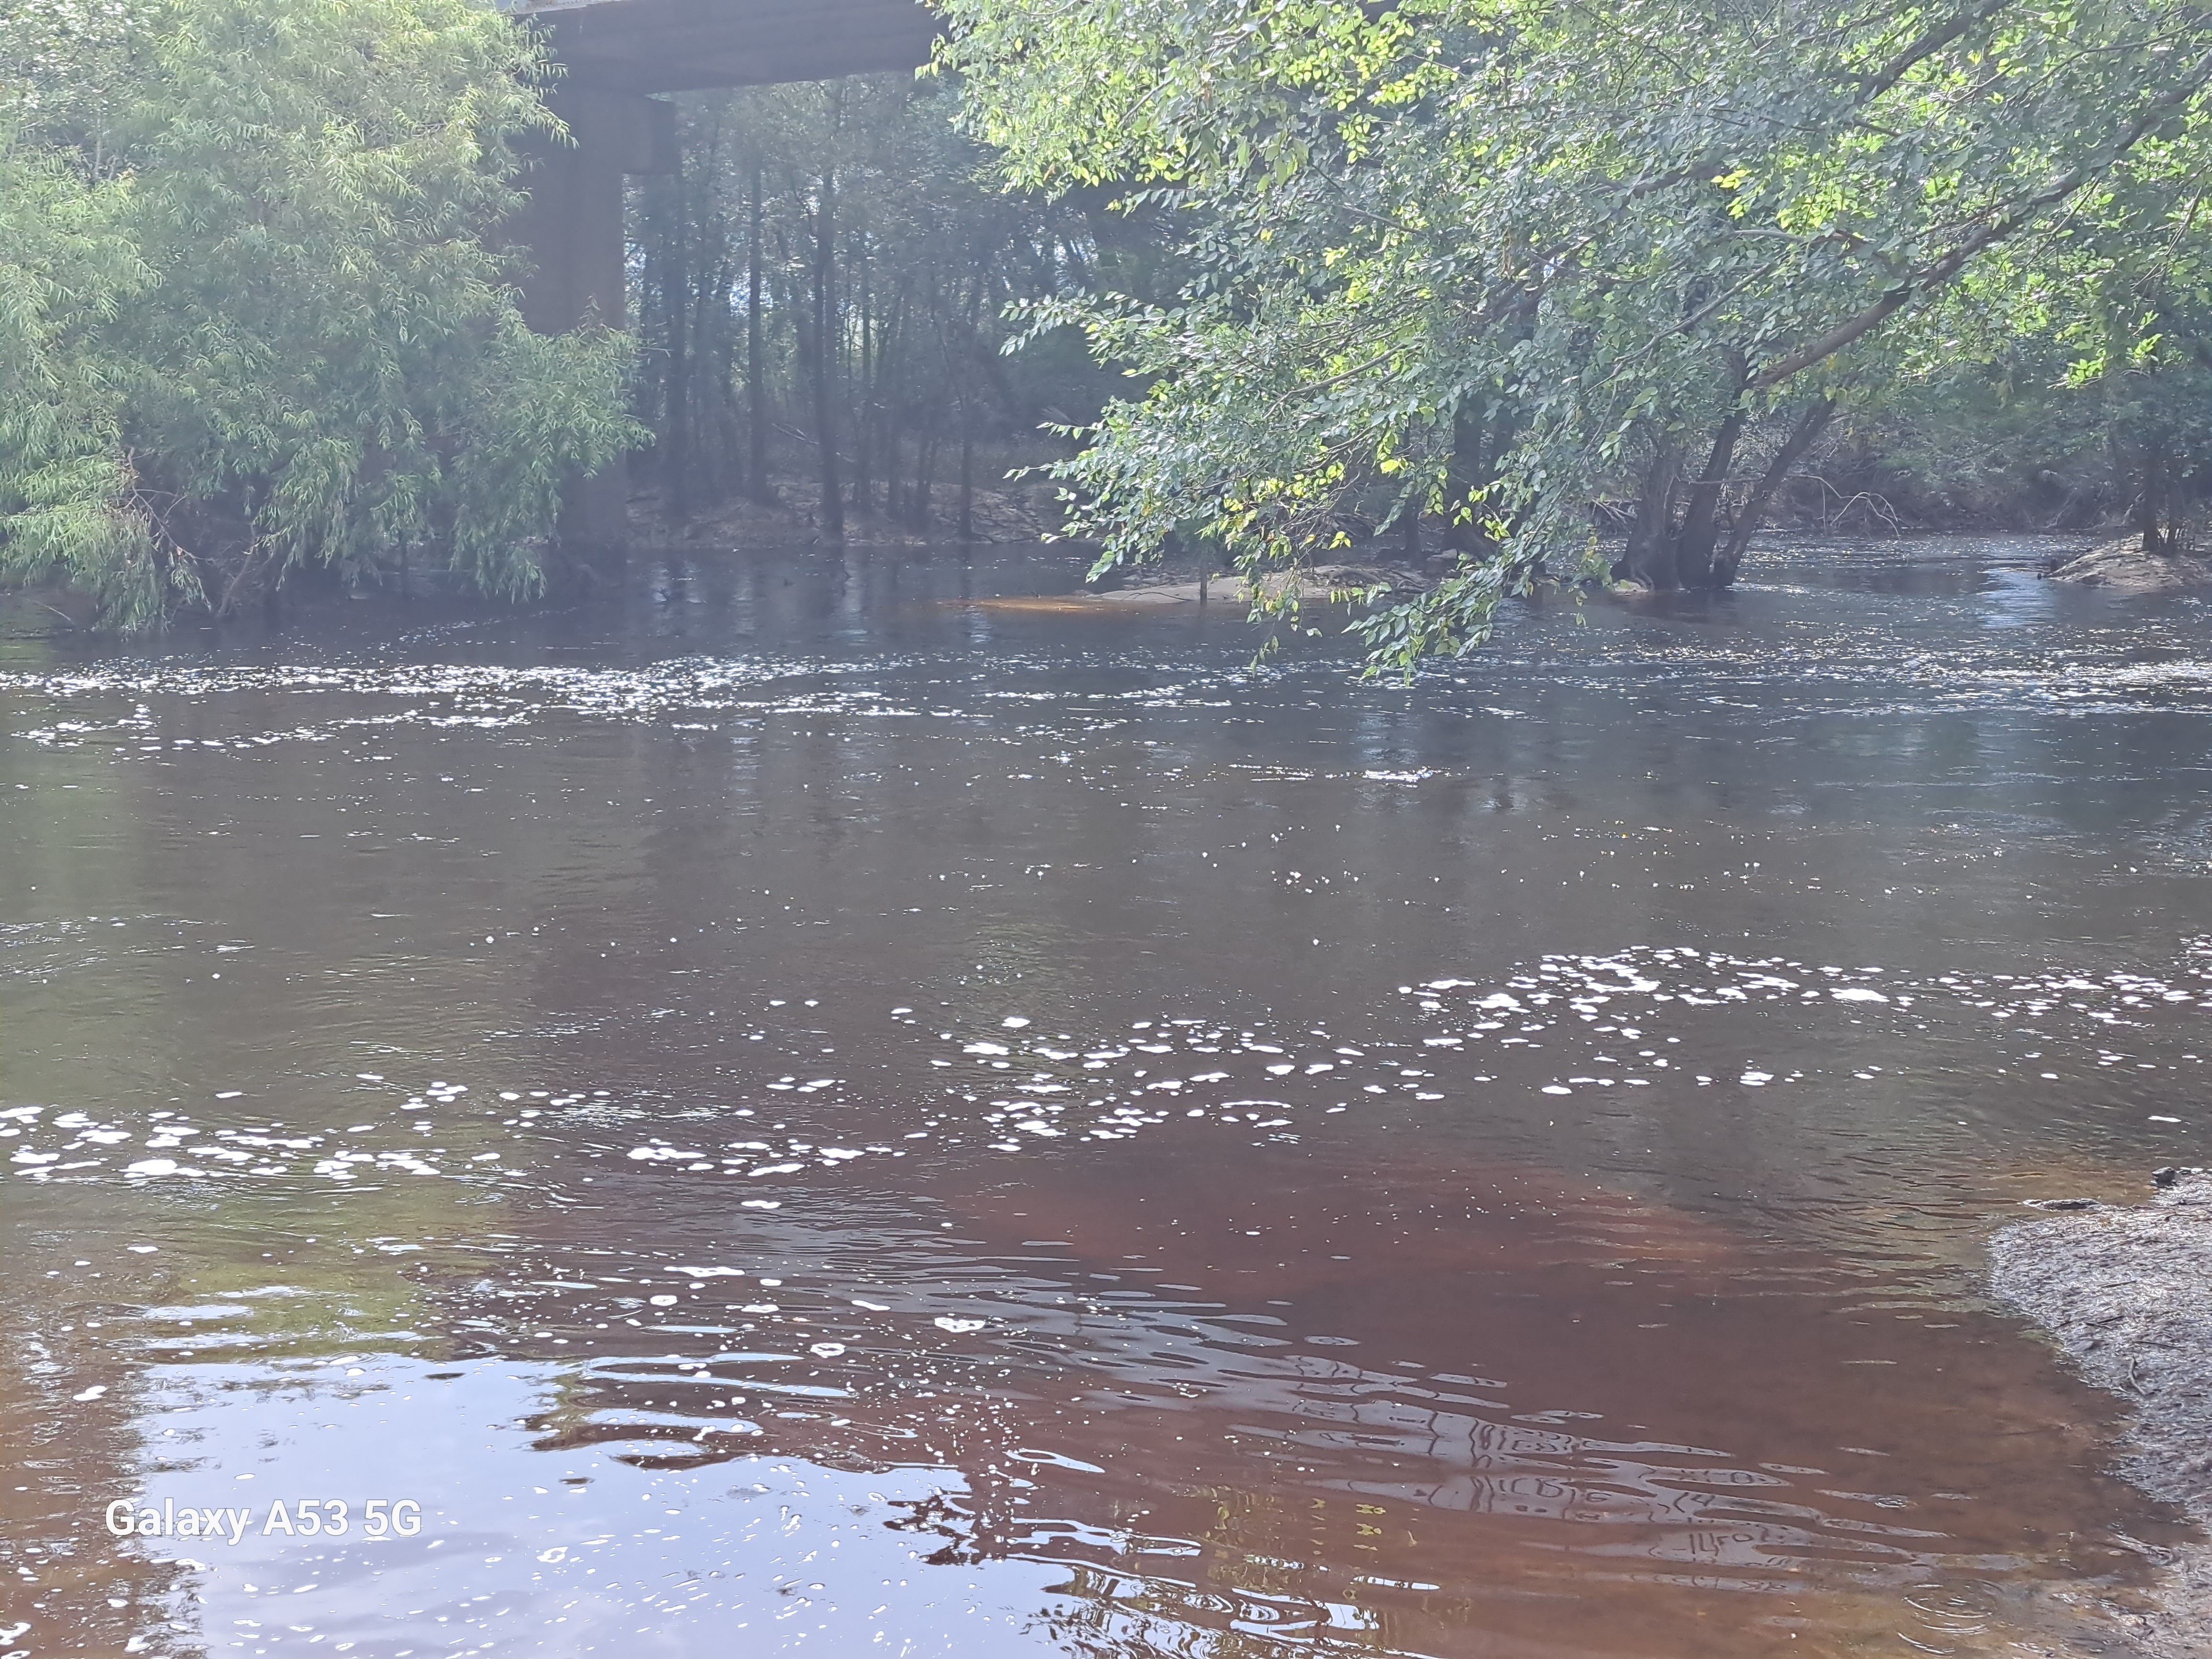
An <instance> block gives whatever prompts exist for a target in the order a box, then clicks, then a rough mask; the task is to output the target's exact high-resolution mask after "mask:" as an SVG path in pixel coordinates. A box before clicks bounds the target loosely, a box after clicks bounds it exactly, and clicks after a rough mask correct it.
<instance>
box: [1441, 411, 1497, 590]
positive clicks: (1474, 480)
mask: <svg viewBox="0 0 2212 1659" xmlns="http://www.w3.org/2000/svg"><path fill="white" fill-rule="evenodd" d="M1484 424H1485V422H1484V420H1483V404H1482V399H1480V398H1470V399H1469V400H1468V402H1466V403H1464V404H1461V405H1460V406H1459V408H1457V409H1455V410H1453V411H1452V453H1451V463H1450V465H1449V466H1448V467H1446V469H1445V471H1444V545H1445V546H1446V547H1449V548H1451V549H1452V550H1455V551H1456V552H1468V551H1471V550H1473V549H1474V547H1475V546H1476V545H1477V544H1479V543H1480V540H1481V538H1482V532H1481V530H1480V527H1479V526H1477V525H1476V523H1475V521H1474V506H1473V498H1474V494H1475V492H1476V491H1477V490H1479V489H1482V488H1483V487H1484V486H1485V485H1486V484H1487V483H1489V482H1490V480H1489V479H1488V478H1487V477H1484V476H1483V475H1484V472H1485V471H1486V469H1485V466H1484V462H1485V460H1486V459H1487V458H1486V456H1485V454H1484V453H1483V452H1484V449H1485V445H1484V443H1483V426H1484Z"/></svg>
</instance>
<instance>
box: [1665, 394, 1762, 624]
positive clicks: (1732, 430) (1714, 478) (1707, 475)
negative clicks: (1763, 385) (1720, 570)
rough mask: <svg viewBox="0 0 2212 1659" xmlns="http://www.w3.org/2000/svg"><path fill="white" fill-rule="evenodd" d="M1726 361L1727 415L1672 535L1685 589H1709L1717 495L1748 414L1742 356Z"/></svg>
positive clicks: (1717, 537) (1724, 485) (1716, 536)
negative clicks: (1727, 376) (1678, 525)
mask: <svg viewBox="0 0 2212 1659" xmlns="http://www.w3.org/2000/svg"><path fill="white" fill-rule="evenodd" d="M1729 371H1730V372H1729V386H1730V393H1729V397H1730V401H1729V412H1728V414H1727V415H1726V416H1723V419H1722V421H1721V424H1720V429H1719V430H1718V431H1717V432H1715V433H1714V434H1713V447H1712V449H1711V452H1710V453H1707V455H1706V457H1705V471H1702V472H1700V473H1699V475H1698V477H1697V479H1696V481H1695V482H1694V483H1692V484H1691V486H1690V493H1689V495H1688V497H1687V499H1686V501H1685V502H1684V504H1683V507H1682V524H1681V527H1680V529H1679V530H1677V531H1676V532H1674V579H1675V580H1677V581H1679V582H1680V583H1681V585H1682V586H1685V587H1711V586H1713V549H1714V546H1715V545H1716V544H1717V543H1718V541H1719V540H1720V532H1721V492H1722V491H1723V489H1727V488H1728V479H1729V468H1730V467H1731V466H1732V465H1735V447H1736V443H1737V441H1738V440H1740V439H1741V437H1742V436H1743V423H1744V421H1745V419H1746V418H1747V416H1749V414H1750V412H1751V411H1750V410H1747V408H1745V406H1744V402H1743V385H1744V381H1745V380H1747V378H1748V374H1747V369H1746V368H1745V363H1744V356H1743V354H1742V353H1741V351H1731V352H1729Z"/></svg>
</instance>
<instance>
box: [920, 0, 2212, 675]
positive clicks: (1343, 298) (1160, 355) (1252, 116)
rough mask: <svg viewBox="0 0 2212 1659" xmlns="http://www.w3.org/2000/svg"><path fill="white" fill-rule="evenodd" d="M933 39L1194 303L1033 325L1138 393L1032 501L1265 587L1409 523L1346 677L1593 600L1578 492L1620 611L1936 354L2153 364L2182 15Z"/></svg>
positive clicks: (1793, 0) (1770, 16) (2097, 0)
mask: <svg viewBox="0 0 2212 1659" xmlns="http://www.w3.org/2000/svg"><path fill="white" fill-rule="evenodd" d="M944 9H945V11H946V12H947V13H948V14H949V15H950V17H951V21H952V23H953V26H954V27H953V34H952V38H951V42H950V44H949V46H947V48H946V49H945V52H944V54H943V57H944V62H945V64H946V65H947V66H948V67H951V68H953V69H956V70H957V71H958V72H959V74H960V76H962V79H963V87H964V89H965V95H966V100H967V102H966V109H967V120H968V122H969V125H970V127H971V130H972V131H975V133H977V134H978V135H979V136H981V137H984V138H986V139H987V140H988V141H989V142H990V143H993V144H994V146H996V147H997V148H998V149H1000V152H1001V153H1002V155H1003V156H1004V158H1005V160H1004V167H1005V170H1006V176H1007V178H1008V179H1009V180H1010V181H1011V182H1012V183H1014V184H1015V185H1020V186H1024V187H1029V188H1035V189H1041V190H1045V191H1066V190H1070V189H1074V188H1079V187H1096V186H1099V185H1109V186H1112V187H1115V188H1117V189H1119V190H1120V191H1122V192H1123V197H1124V199H1125V200H1126V201H1127V202H1128V203H1130V204H1145V205H1146V206H1148V207H1149V208H1151V209H1152V210H1155V211H1158V212H1161V213H1164V215H1165V216H1167V217H1168V218H1169V220H1170V222H1172V223H1173V224H1175V225H1176V227H1177V230H1178V240H1179V243H1180V252H1181V253H1182V257H1183V258H1185V259H1186V260H1187V261H1188V262H1189V268H1190V269H1191V270H1193V271H1194V276H1193V278H1192V280H1191V281H1190V282H1189V283H1188V286H1186V287H1185V288H1184V289H1182V291H1181V292H1180V293H1179V294H1177V295H1175V296H1174V297H1173V298H1172V299H1170V300H1168V301H1152V302H1146V301H1138V300H1135V299H1132V298H1127V297H1121V296H1115V295H1111V294H1101V295H1091V296H1087V297H1085V298H1081V299H1068V298H1061V297H1054V298H1049V299H1047V300H1045V301H1041V302H1040V303H1039V304H1038V305H1037V306H1036V307H1035V309H1034V313H1033V317H1034V320H1035V322H1036V324H1037V325H1040V326H1044V325H1060V324H1065V323H1073V324H1076V325H1079V326H1081V327H1082V328H1084V329H1085V331H1087V332H1088V333H1089V335H1090V337H1091V340H1092V341H1093V343H1094V346H1095V349H1097V351H1098V352H1099V353H1100V354H1101V355H1102V356H1106V357H1109V358H1111V359H1114V360H1115V361H1118V362H1122V363H1125V364H1127V366H1128V367H1129V368H1130V369H1131V370H1132V371H1133V373H1134V374H1136V375H1137V376H1138V377H1139V379H1140V380H1141V381H1142V382H1143V385H1142V387H1141V389H1140V390H1139V391H1137V392H1133V394H1132V395H1131V396H1129V397H1127V398H1124V399H1122V400H1120V401H1118V402H1116V403H1115V404H1113V405H1112V406H1111V407H1110V408H1109V410H1108V411H1107V412H1106V414H1105V416H1104V417H1103V420H1102V421H1101V422H1099V424H1098V425H1097V428H1096V429H1095V431H1094V433H1093V434H1092V435H1091V442H1090V443H1089V445H1088V446H1087V447H1085V450H1084V451H1083V452H1082V453H1080V454H1079V455H1078V456H1077V457H1076V458H1074V459H1073V460H1071V461H1069V462H1067V463H1066V465H1064V466H1063V467H1062V468H1061V469H1060V471H1061V476H1062V477H1063V478H1064V480H1065V481H1066V483H1067V484H1068V485H1069V486H1070V487H1071V489H1072V491H1073V500H1074V501H1075V503H1076V511H1077V521H1076V527H1077V529H1078V530H1079V532H1084V533H1087V534H1090V535H1092V536H1095V537H1097V538H1098V539H1099V540H1100V541H1101V542H1102V543H1103V545H1104V547H1105V548H1106V550H1107V551H1106V557H1107V558H1108V559H1109V560H1115V559H1131V558H1140V557H1145V556H1151V555H1152V554H1154V553H1156V552H1158V550H1160V549H1161V548H1162V547H1163V546H1164V544H1167V543H1168V542H1169V541H1170V538H1183V539H1194V540H1198V541H1201V542H1206V543H1211V544H1218V546H1220V547H1221V548H1223V549H1225V550H1226V551H1227V552H1228V553H1229V555H1230V556H1232V557H1233V558H1234V559H1235V560H1236V561H1237V563H1238V564H1239V566H1240V567H1242V568H1245V569H1246V570H1248V571H1249V572H1252V573H1254V574H1260V573H1263V572H1265V571H1267V570H1270V569H1274V568H1282V567H1286V566H1298V565H1303V564H1306V563H1310V562H1313V561H1314V560H1316V559H1317V558H1319V557H1321V556H1324V555H1325V554H1327V553H1328V552H1330V551H1331V550H1336V549H1340V548H1342V547H1344V546H1346V545H1347V544H1349V543H1350V541H1351V540H1352V539H1353V538H1358V537H1364V536H1369V535H1372V534H1375V533H1378V532H1384V531H1387V530H1388V529H1389V527H1390V526H1393V525H1396V524H1400V523H1402V522H1405V521H1407V520H1409V519H1412V518H1413V517H1414V516H1416V515H1419V514H1422V513H1431V514H1437V515H1441V517H1442V518H1443V520H1444V521H1445V522H1446V523H1447V524H1448V525H1449V526H1450V529H1451V532H1452V536H1453V539H1454V540H1455V543H1456V544H1457V545H1458V548H1459V556H1458V561H1457V562H1456V564H1455V568H1453V570H1452V571H1451V573H1450V574H1449V576H1448V577H1447V579H1446V580H1444V581H1443V583H1442V585H1441V586H1439V587H1438V588H1437V589H1436V591H1434V592H1431V593H1429V594H1427V595H1425V596H1424V597H1422V598H1420V599H1417V600H1415V601H1413V602H1411V603H1407V604H1403V605H1395V606H1390V607H1388V608H1384V609H1382V610H1380V611H1376V613H1374V614H1371V615H1370V616H1368V617H1366V618H1365V619H1364V621H1363V622H1362V623H1361V624H1360V626H1361V627H1362V629H1364V633H1365V636H1366V638H1367V641H1368V642H1369V645H1370V647H1371V649H1372V650H1373V651H1374V653H1376V661H1377V662H1378V664H1382V665H1390V666H1394V667H1398V668H1406V667H1409V666H1410V665H1412V664H1413V662H1415V661H1417V660H1418V659H1420V658H1421V657H1423V656H1425V655H1427V654H1430V653H1434V652H1437V651H1440V650H1442V651H1453V650H1464V649H1467V648H1468V647H1470V646H1471V645H1473V644H1474V642H1476V641H1480V639H1482V638H1483V637H1484V636H1485V635H1486V631H1487V629H1488V627H1489V624H1490V619H1491V616H1492V611H1493V610H1494V607H1495V605H1496V604H1497V602H1498V599H1499V597H1500V596H1501V595H1503V594H1504V593H1506V592H1511V591H1514V590H1515V589H1516V588H1520V587H1523V586H1526V585H1527V584H1528V582H1529V581H1530V580H1532V579H1533V578H1534V576H1535V575H1536V574H1538V573H1540V572H1542V571H1546V570H1550V571H1553V572H1559V571H1564V570H1574V569H1587V568H1592V567H1593V566H1594V565H1595V564H1596V563H1598V562H1600V556H1599V555H1598V553H1597V547H1598V536H1597V526H1596V522H1595V520H1594V518H1593V514H1592V507H1593V504H1594V503H1597V502H1601V501H1607V500H1609V499H1610V500H1618V501H1621V503H1622V507H1621V519H1622V527H1623V529H1624V531H1625V539H1626V547H1625V550H1623V552H1622V553H1621V555H1620V558H1619V561H1618V563H1617V564H1616V565H1615V567H1614V568H1615V570H1616V572H1617V574H1620V575H1623V576H1626V577H1628V578H1631V579H1633V580H1639V581H1642V582H1644V584H1646V585H1648V586H1655V587H1668V586H1677V585H1686V586H1707V585H1719V584H1725V583H1726V582H1728V581H1729V580H1732V579H1733V576H1734V573H1735V567H1736V565H1737V563H1738V562H1739V561H1740V560H1741V557H1742V555H1743V550H1744V545H1745V543H1746V542H1747V539H1748V538H1749V536H1750V534H1751V533H1752V532H1753V529H1755V528H1756V526H1758V524H1759V521H1760V520H1761V517H1762V515H1763V513H1764V512H1765V508H1766V507H1767V505H1768V504H1769V502H1770V501H1771V499H1772V497H1773V495H1774V493H1775V491H1776V489H1778V487H1779V486H1780V484H1781V483H1782V481H1783V480H1784V478H1786V477H1787V476H1788V474H1789V471H1790V469H1791V468H1792V467H1793V466H1794V465H1796V464H1797V463H1798V461H1799V460H1801V459H1802V457H1803V456H1804V454H1805V453H1807V450H1808V447H1809V446H1810V445H1811V444H1813V443H1814V441H1816V440H1817V438H1818V436H1819V435H1820V432H1821V430H1822V428H1824V427H1825V426H1826V424H1827V423H1828V422H1830V421H1831V420H1832V418H1834V416H1836V414H1837V411H1838V410H1848V409H1855V408H1856V409H1879V408H1881V407H1883V406H1885V405H1886V404H1887V405H1894V404H1897V403H1899V401H1900V400H1905V399H1909V398H1912V397H1919V398H1925V397H1926V396H1927V395H1928V391H1929V386H1931V385H1932V384H1933V383H1934V382H1935V381H1936V380H1940V379H1941V378H1942V376H1943V375H1945V374H1952V373H1954V372H1955V370H1956V369H1957V368H1958V365H1959V360H1960V357H1961V356H1964V355H1968V354H1978V356H1977V357H1976V361H1977V362H1980V363H1984V364H1987V363H1989V362H1994V361H1996V358H1997V357H1998V356H2008V358H2009V360H2010V361H2014V362H2017V361H2019V360H2020V358H2021V353H2023V352H2024V351H2027V349H2028V344H2029V343H2030V342H2032V341H2040V342H2041V343H2043V345H2044V347H2045V348H2046V349H2045V356H2048V357H2053V358H2056V359H2057V360H2060V361H2059V362H2057V365H2056V373H2057V377H2058V378H2059V379H2062V380H2063V379H2066V378H2068V377H2069V376H2070V377H2071V378H2072V379H2073V380H2075V381H2076V382H2079V383H2083V384H2087V383H2088V382H2090V381H2096V382H2099V383H2100V384H2103V385H2104V386H2106V387H2107V388H2108V389H2112V388H2113V387H2114V386H2115V385H2116V382H2115V381H2114V380H2113V379H2112V374H2111V373H2110V371H2111V370H2112V368H2115V367H2116V366H2118V365H2121V364H2132V365H2135V366H2137V367H2141V366H2142V365H2143V364H2145V363H2147V362H2166V361H2168V360H2172V361H2175V362H2178V361H2179V359H2180V358H2181V357H2183V356H2187V355H2188V353H2187V352H2186V351H2185V350H2184V349H2182V348H2181V347H2180V346H2179V344H2178V343H2177V342H2176V340H2175V339H2174V337H2173V335H2172V329H2171V326H2170V325H2171V324H2172V321H2173V320H2174V315H2175V308H2176V307H2177V306H2179V305H2182V304H2183V303H2184V302H2182V301H2179V299H2178V298H2177V297H2176V296H2178V295H2181V294H2182V293H2184V292H2185V291H2193V283H2194V280H2195V279H2194V276H2193V273H2194V272H2195V271H2196V270H2197V269H2199V267H2200V264H2201V261H2200V260H2199V259H2198V258H2197V256H2196V254H2195V253H2194V252H2193V250H2194V246H2195V242H2194V237H2195V234H2196V219H2197V196H2198V192H2199V191H2200V190H2201V187H2202V179H2203V169H2204V166H2205V163H2206V161H2207V160H2208V159H2212V150H2208V149H2207V145H2206V119H2207V112H2206V110H2205V106H2204V98H2205V88H2206V85H2207V82H2208V79H2212V15H2208V14H2205V13H2203V11H2201V10H2200V9H2197V8H2196V7H2194V6H2192V5H2189V4H2185V3H2179V0H2090V3H2075V0H1962V3H1958V4H1955V5H1945V4H1936V5H1908V6H1903V7H1898V6H1886V7H1867V8H1863V9H1855V8H1851V7H1848V6H1838V5H1833V4H1815V3H1808V0H1778V3H1764V4H1749V5H1745V4H1735V3H1708V4H1684V3H1679V0H1626V3H1620V4H1613V5H1608V6H1605V7H1585V6H1582V5H1579V4H1571V3H1559V0H1398V3H1395V4H1392V5H1389V6H1376V5H1368V4H1362V3H1355V0H945V3H944ZM2160 246H2184V247H2185V248H2187V249H2188V250H2190V251H2189V252H2187V253H2186V254H2184V255H2179V256H2177V255H2171V254H2169V255H2163V256H2162V255H2160V253H2159V252H2156V251H2155V250H2156V249H2158V248H2159V247H2160ZM2161 260H2163V264H2161V263H2160V262H2161ZM2150 265H2160V271H2161V274H2160V276H2159V278H2158V282H2157V283H2156V284H2154V286H2155V287H2156V289H2157V294H2158V295H2159V296H2160V297H2156V298H2154V297H2152V294H2151V289H2147V288H2146V287H2145V286H2144V285H2143V283H2142V281H2141V280H2140V278H2141V277H2142V274H2143V272H2144V270H2145V268H2146V267H2148V266H2150ZM2184 267H2185V268H2186V270H2185V271H2184ZM2084 276H2087V277H2088V278H2089V279H2087V280H2078V279H2080V278H2083V277H2084ZM2029 355H2033V354H2032V352H2031V353H2029ZM2164 385H2165V382H2163V381H2161V382H2160V387H2161V391H2162V388H2163V386H2164ZM2132 390H2133V392H2134V393H2135V394H2136V401H2137V402H2140V403H2142V404H2143V408H2144V410H2146V411H2148V410H2150V408H2151V407H2152V406H2153V405H2157V406H2158V407H2159V408H2160V409H2162V410H2165V412H2164V413H2162V414H2155V415H2154V414H2151V413H2148V412H2146V413H2144V414H2142V415H2141V416H2139V417H2138V416H2131V417H2130V418H2132V419H2136V422H2137V424H2143V423H2145V422H2148V425H2149V426H2156V425H2159V424H2160V422H2164V424H2165V426H2166V428H2172V425H2173V422H2175V421H2176V420H2178V419H2179V418H2180V417H2179V414H2178V413H2177V411H2176V410H2174V409H2173V408H2172V407H2169V406H2168V405H2169V404H2170V403H2171V400H2170V399H2167V400H2165V401H2163V402H2162V401H2161V392H2153V391H2152V390H2150V388H2149V387H2148V386H2146V385H2141V384H2138V385H2136V386H2133V388H2132ZM2146 399H2147V400H2148V401H2145V400H2146ZM2146 429H2148V428H2146ZM2149 447H2151V448H2155V447H2156V444H2155V443H2151V444H2150V445H2149ZM2152 493H2155V492H2152Z"/></svg>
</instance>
